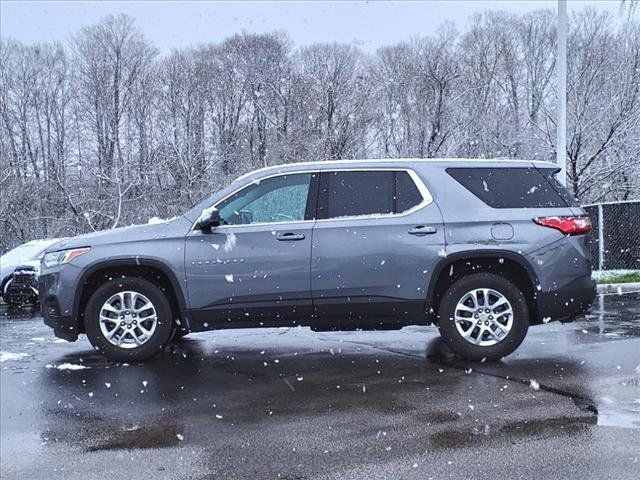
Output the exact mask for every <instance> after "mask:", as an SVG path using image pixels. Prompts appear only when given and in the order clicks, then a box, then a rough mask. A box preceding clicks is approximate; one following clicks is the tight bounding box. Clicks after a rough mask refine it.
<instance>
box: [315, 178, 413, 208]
mask: <svg viewBox="0 0 640 480" xmlns="http://www.w3.org/2000/svg"><path fill="white" fill-rule="evenodd" d="M421 202H422V195H421V194H420V191H419V190H418V188H417V186H416V184H415V182H414V181H413V179H412V178H411V176H410V175H409V174H408V173H407V172H404V171H403V172H394V171H386V170H385V171H335V172H324V173H322V175H321V179H320V198H319V202H318V218H324V219H326V218H340V217H357V216H363V215H385V214H390V213H402V212H405V211H407V210H409V209H411V208H412V207H414V206H416V205H418V204H420V203H421Z"/></svg>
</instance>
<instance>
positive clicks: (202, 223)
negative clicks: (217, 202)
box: [196, 207, 220, 232]
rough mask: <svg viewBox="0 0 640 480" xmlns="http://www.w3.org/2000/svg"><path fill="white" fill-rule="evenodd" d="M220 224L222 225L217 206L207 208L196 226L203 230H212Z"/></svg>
mask: <svg viewBox="0 0 640 480" xmlns="http://www.w3.org/2000/svg"><path fill="white" fill-rule="evenodd" d="M218 225H220V212H219V211H218V209H217V208H215V207H210V208H205V209H204V210H203V211H202V213H201V214H200V217H199V218H198V221H197V222H196V228H199V229H200V230H202V231H203V232H210V231H211V229H213V228H215V227H217V226H218Z"/></svg>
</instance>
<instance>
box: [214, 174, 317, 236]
mask: <svg viewBox="0 0 640 480" xmlns="http://www.w3.org/2000/svg"><path fill="white" fill-rule="evenodd" d="M312 176H313V174H311V173H297V174H291V175H280V176H277V177H271V178H267V179H264V180H261V181H259V182H256V183H253V184H251V185H249V186H247V187H245V188H243V189H242V190H240V191H239V192H237V193H234V194H233V195H231V196H230V197H228V198H227V199H225V200H223V201H222V202H220V203H219V204H218V205H217V208H218V211H219V212H220V223H221V224H222V225H251V224H254V223H280V222H297V221H301V220H305V214H306V211H307V198H308V196H309V186H310V184H311V178H312Z"/></svg>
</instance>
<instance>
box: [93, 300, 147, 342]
mask: <svg viewBox="0 0 640 480" xmlns="http://www.w3.org/2000/svg"><path fill="white" fill-rule="evenodd" d="M157 326H158V314H157V313H156V308H155V306H154V305H153V303H151V301H150V300H149V299H148V298H147V297H145V296H144V295H142V294H141V293H139V292H132V291H123V292H118V293H116V294H115V295H112V296H111V297H109V298H108V299H107V301H106V302H104V304H103V305H102V308H101V309H100V331H101V332H102V335H104V338H106V339H107V341H108V342H109V343H111V344H112V345H115V346H116V347H119V348H128V349H129V348H138V347H140V346H141V345H144V344H145V343H147V341H149V339H150V338H151V337H152V336H153V333H154V332H155V331H156V327H157Z"/></svg>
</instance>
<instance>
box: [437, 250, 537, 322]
mask: <svg viewBox="0 0 640 480" xmlns="http://www.w3.org/2000/svg"><path fill="white" fill-rule="evenodd" d="M476 272H490V273H496V274H499V275H502V276H504V277H506V278H508V279H509V280H511V281H513V282H514V283H515V284H516V286H518V288H520V289H521V290H522V291H523V293H524V294H525V297H526V298H527V305H528V307H529V311H530V315H531V323H532V324H534V323H538V322H539V319H538V317H539V316H538V305H537V295H536V291H537V290H536V286H537V285H538V277H537V275H536V273H535V270H534V269H533V267H532V265H531V264H530V263H529V261H528V260H527V259H526V258H525V257H524V256H523V255H521V254H519V253H516V252H512V251H509V250H499V249H491V250H466V251H461V252H455V253H453V254H451V255H447V257H446V258H443V259H441V260H440V261H439V262H438V263H437V264H436V266H435V268H434V271H433V274H432V275H431V278H430V281H429V285H428V287H427V302H426V305H425V308H426V310H425V311H427V312H428V313H430V316H431V318H432V319H437V311H438V308H439V305H440V300H441V298H442V295H443V294H444V292H445V291H446V289H447V288H449V286H450V285H452V284H453V283H454V282H455V281H456V280H458V279H459V278H461V277H462V276H464V275H466V274H469V273H476ZM523 274H524V275H523Z"/></svg>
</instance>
